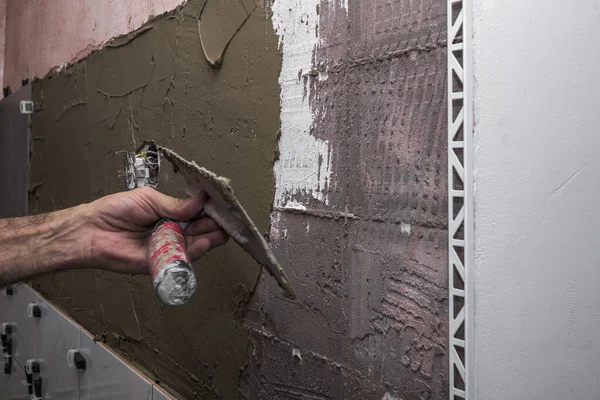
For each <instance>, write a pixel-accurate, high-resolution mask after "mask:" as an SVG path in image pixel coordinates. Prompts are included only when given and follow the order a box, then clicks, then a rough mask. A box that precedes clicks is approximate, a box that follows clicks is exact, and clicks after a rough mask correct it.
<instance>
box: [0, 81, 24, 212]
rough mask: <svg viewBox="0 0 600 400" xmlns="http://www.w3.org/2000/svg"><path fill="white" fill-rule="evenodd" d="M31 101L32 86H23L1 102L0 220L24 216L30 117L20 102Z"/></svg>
mask: <svg viewBox="0 0 600 400" xmlns="http://www.w3.org/2000/svg"><path fill="white" fill-rule="evenodd" d="M30 99H31V86H25V87H23V88H21V89H20V90H19V91H18V92H16V93H14V94H13V95H12V96H9V97H7V98H4V99H2V101H0V171H2V173H1V174H0V188H2V191H0V218H7V217H20V216H22V215H26V214H27V180H28V179H27V175H28V174H29V116H28V115H24V114H21V111H20V107H19V103H20V102H21V100H30Z"/></svg>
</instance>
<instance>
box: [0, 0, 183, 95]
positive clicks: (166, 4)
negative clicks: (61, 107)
mask: <svg viewBox="0 0 600 400" xmlns="http://www.w3.org/2000/svg"><path fill="white" fill-rule="evenodd" d="M183 1H184V0H129V1H125V0H102V1H97V0H77V1H72V0H52V1H41V0H2V1H0V21H1V20H2V9H3V6H4V7H5V8H6V13H7V14H6V15H7V18H6V51H5V52H4V51H3V52H0V54H3V55H4V57H1V56H0V67H1V64H2V61H4V68H0V71H3V73H4V80H2V79H0V83H2V87H6V86H10V87H11V89H12V91H13V92H14V91H16V90H17V89H18V88H20V87H21V80H23V79H27V78H33V77H36V76H37V77H40V78H41V77H43V76H44V75H46V73H47V72H48V71H49V70H50V69H51V68H53V67H55V66H57V65H60V64H63V63H66V62H75V61H78V60H80V59H82V58H83V57H85V56H86V55H88V54H90V53H91V52H92V51H93V50H95V49H99V48H100V47H102V46H103V45H104V44H105V43H107V42H108V41H109V40H110V39H111V38H113V37H116V36H119V35H123V34H126V33H128V32H131V31H133V30H134V29H137V28H139V27H140V26H141V25H142V24H143V23H144V22H146V21H148V19H149V18H150V17H152V16H154V15H159V14H162V13H164V12H166V11H169V10H173V9H174V8H175V7H177V6H178V5H180V4H181V3H183ZM1 26H2V23H1V22H0V28H1ZM3 37H4V30H1V29H0V42H2V41H3V40H2V38H3ZM1 75H2V72H0V76H1Z"/></svg>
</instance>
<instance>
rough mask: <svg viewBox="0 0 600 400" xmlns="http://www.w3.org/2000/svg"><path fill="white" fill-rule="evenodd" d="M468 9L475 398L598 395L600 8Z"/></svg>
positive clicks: (485, 5)
mask: <svg viewBox="0 0 600 400" xmlns="http://www.w3.org/2000/svg"><path fill="white" fill-rule="evenodd" d="M473 17H474V21H473V31H474V38H473V43H474V50H473V60H474V69H473V70H474V80H475V81H474V82H475V85H474V104H475V109H474V112H475V122H476V124H475V134H474V137H475V146H474V147H475V149H476V154H475V205H476V209H475V215H476V221H475V222H476V226H475V235H476V236H475V239H476V243H475V342H474V351H475V361H476V362H475V369H474V372H475V374H474V379H475V384H476V398H477V399H485V400H494V399H544V400H547V399H548V400H554V399H556V400H558V399H567V398H569V399H592V398H597V397H598V393H599V392H600V379H598V376H600V367H599V364H598V360H599V359H600V347H599V346H598V337H599V336H600V311H599V310H600V309H599V307H598V302H599V300H600V296H599V295H598V282H599V281H600V269H599V268H598V266H599V265H600V251H599V250H598V237H600V223H599V222H600V221H599V219H598V204H599V203H600V186H599V185H598V181H599V179H600V164H599V162H598V149H599V148H600V133H599V132H598V126H599V125H598V122H599V121H598V109H599V108H600V101H599V100H598V92H599V91H600V75H598V65H600V47H599V45H598V42H597V40H596V38H598V37H599V36H600V7H599V5H598V3H597V2H591V1H577V0H570V1H559V0H555V1H550V2H546V3H545V6H544V7H542V8H540V7H538V6H537V5H535V4H533V3H530V2H522V1H517V0H513V1H508V2H502V3H498V2H490V1H485V0H477V1H474V5H473ZM490 49H493V51H490ZM557 49H560V51H557Z"/></svg>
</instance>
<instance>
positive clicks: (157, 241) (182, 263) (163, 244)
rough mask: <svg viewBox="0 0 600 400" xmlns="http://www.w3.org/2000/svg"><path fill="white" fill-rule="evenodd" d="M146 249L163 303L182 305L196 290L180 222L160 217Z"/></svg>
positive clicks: (157, 292)
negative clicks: (148, 252) (147, 249)
mask: <svg viewBox="0 0 600 400" xmlns="http://www.w3.org/2000/svg"><path fill="white" fill-rule="evenodd" d="M148 248H149V251H150V254H149V255H148V264H149V266H150V274H151V275H152V281H153V282H154V288H155V290H156V294H157V295H158V297H159V298H160V299H161V300H162V302H163V303H165V304H168V305H171V306H176V305H181V304H185V303H186V302H187V301H188V300H189V299H190V297H192V295H193V294H194V291H195V290H196V276H195V275H194V270H193V268H192V265H191V263H190V258H189V256H188V254H187V252H186V250H185V234H184V228H183V227H182V226H181V223H179V222H175V221H171V220H169V219H163V220H161V221H160V222H159V223H158V224H156V226H155V227H154V230H153V231H152V233H151V234H150V238H149V242H148Z"/></svg>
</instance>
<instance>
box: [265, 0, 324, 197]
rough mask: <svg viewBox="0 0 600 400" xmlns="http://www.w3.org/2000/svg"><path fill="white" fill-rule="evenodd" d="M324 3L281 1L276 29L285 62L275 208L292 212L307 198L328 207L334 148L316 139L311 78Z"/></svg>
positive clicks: (275, 6) (275, 14) (276, 6)
mask: <svg viewBox="0 0 600 400" xmlns="http://www.w3.org/2000/svg"><path fill="white" fill-rule="evenodd" d="M319 3H320V0H276V1H275V2H274V4H273V6H272V9H273V16H272V19H273V26H274V27H275V32H277V34H278V35H279V46H280V47H281V49H282V51H283V60H282V66H281V74H280V76H279V83H280V85H281V137H280V138H279V153H280V155H279V160H278V161H277V162H276V163H275V177H276V192H275V206H276V207H286V206H288V204H289V203H290V202H293V201H301V199H302V198H303V197H304V196H308V197H309V198H311V197H312V198H314V199H317V200H320V201H324V202H326V201H327V197H326V195H325V193H326V192H327V185H328V182H329V179H330V175H331V158H330V153H329V142H328V141H327V140H320V139H317V138H315V137H314V136H313V134H312V131H311V129H312V127H313V124H314V117H315V114H314V111H313V110H312V109H311V106H310V103H309V97H310V95H311V93H310V91H311V87H310V85H309V83H308V82H309V78H310V77H311V74H313V73H314V70H313V68H314V62H313V61H314V59H313V54H314V51H315V48H316V46H317V44H318V42H319V35H318V32H319V30H318V20H319V17H318V7H319Z"/></svg>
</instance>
